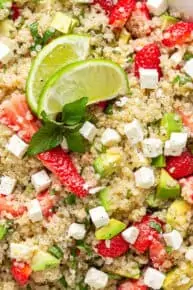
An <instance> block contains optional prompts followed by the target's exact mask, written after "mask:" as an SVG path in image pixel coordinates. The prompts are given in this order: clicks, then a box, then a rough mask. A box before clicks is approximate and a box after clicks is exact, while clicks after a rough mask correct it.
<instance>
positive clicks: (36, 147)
mask: <svg viewBox="0 0 193 290" xmlns="http://www.w3.org/2000/svg"><path fill="white" fill-rule="evenodd" d="M62 140H63V131H62V129H61V127H59V126H57V125H55V124H52V123H47V124H46V125H44V126H42V127H41V128H40V129H39V131H38V132H37V133H36V134H34V135H33V137H32V140H31V142H30V145H29V148H28V151H27V155H28V156H33V155H37V154H39V153H41V152H45V151H48V150H50V149H53V148H55V147H57V146H58V145H59V144H60V143H61V142H62Z"/></svg>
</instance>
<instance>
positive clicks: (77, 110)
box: [62, 97, 88, 126]
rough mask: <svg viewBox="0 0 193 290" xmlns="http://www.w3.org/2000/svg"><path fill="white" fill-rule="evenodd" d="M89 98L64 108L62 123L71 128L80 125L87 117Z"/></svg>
mask: <svg viewBox="0 0 193 290" xmlns="http://www.w3.org/2000/svg"><path fill="white" fill-rule="evenodd" d="M87 103H88V98H86V97H84V98H81V99H80V100H77V101H75V102H73V103H70V104H66V105H64V107H63V112H62V121H63V122H64V123H65V124H66V125H69V126H72V125H75V124H77V123H80V122H81V121H82V120H83V119H84V117H85V115H86V105H87Z"/></svg>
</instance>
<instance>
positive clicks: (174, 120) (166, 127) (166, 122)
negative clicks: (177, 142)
mask: <svg viewBox="0 0 193 290" xmlns="http://www.w3.org/2000/svg"><path fill="white" fill-rule="evenodd" d="M160 131H161V137H162V139H163V140H167V139H169V138H170V135H171V133H174V132H175V133H178V132H181V131H182V120H181V118H180V116H179V115H178V114H174V113H166V114H165V115H164V116H163V118H162V120H161V124H160Z"/></svg>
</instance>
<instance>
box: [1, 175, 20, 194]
mask: <svg viewBox="0 0 193 290" xmlns="http://www.w3.org/2000/svg"><path fill="white" fill-rule="evenodd" d="M16 183H17V180H16V179H14V178H11V177H9V176H2V177H1V178H0V194H3V195H9V194H11V193H12V192H13V191H14V188H15V186H16Z"/></svg>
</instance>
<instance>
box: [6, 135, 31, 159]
mask: <svg viewBox="0 0 193 290" xmlns="http://www.w3.org/2000/svg"><path fill="white" fill-rule="evenodd" d="M6 149H7V150H8V151H9V152H11V153H12V154H13V155H15V156H16V157H18V158H20V159H21V158H22V157H23V156H24V154H25V153H26V151H27V149H28V144H26V143H25V142H23V141H22V140H21V139H20V138H19V137H18V136H17V135H13V136H12V137H11V138H10V139H9V142H8V144H7V145H6Z"/></svg>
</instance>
